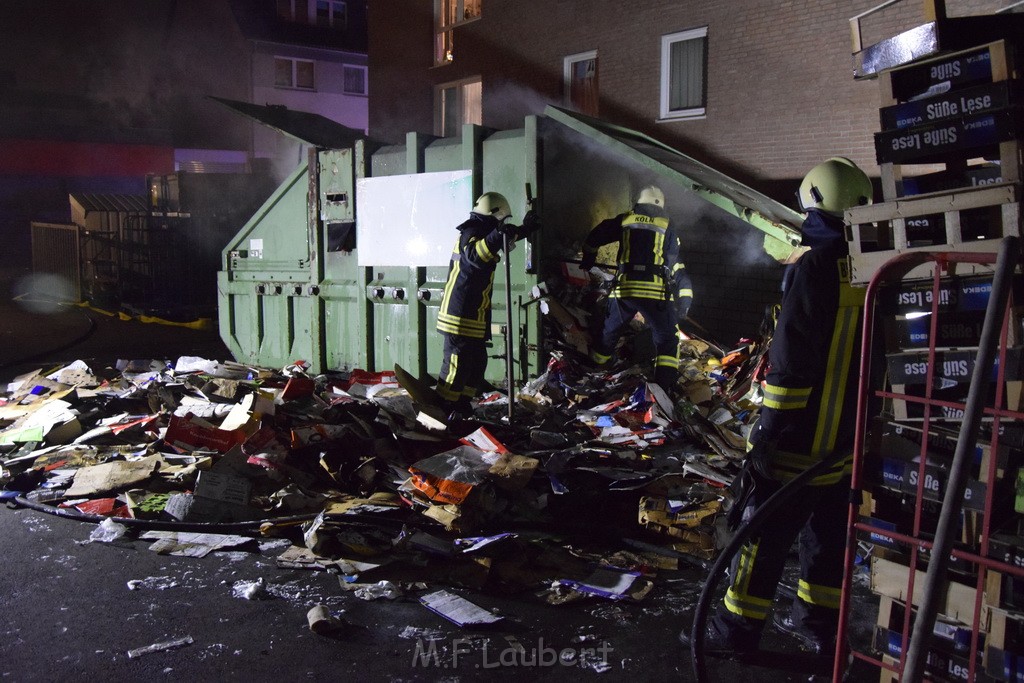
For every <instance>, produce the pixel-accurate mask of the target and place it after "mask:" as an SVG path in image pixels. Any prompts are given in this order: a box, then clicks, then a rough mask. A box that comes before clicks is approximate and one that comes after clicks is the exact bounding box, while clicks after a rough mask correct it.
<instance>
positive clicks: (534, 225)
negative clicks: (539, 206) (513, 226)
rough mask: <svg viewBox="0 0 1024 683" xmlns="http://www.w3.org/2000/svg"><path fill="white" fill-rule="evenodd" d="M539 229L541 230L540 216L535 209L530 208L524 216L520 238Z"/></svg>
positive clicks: (520, 228)
mask: <svg viewBox="0 0 1024 683" xmlns="http://www.w3.org/2000/svg"><path fill="white" fill-rule="evenodd" d="M538 230H540V216H538V215H537V213H536V212H535V211H534V210H533V209H530V210H529V211H527V212H526V215H525V216H523V224H522V225H521V226H520V227H519V238H520V239H522V238H524V237H529V236H530V235H532V234H533V233H535V232H537V231H538Z"/></svg>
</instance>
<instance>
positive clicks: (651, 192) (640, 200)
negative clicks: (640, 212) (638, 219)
mask: <svg viewBox="0 0 1024 683" xmlns="http://www.w3.org/2000/svg"><path fill="white" fill-rule="evenodd" d="M636 203H637V204H654V205H656V206H662V207H663V206H665V193H664V192H662V191H661V188H660V187H658V186H657V185H647V186H646V187H644V188H642V189H641V190H640V194H639V196H637V198H636Z"/></svg>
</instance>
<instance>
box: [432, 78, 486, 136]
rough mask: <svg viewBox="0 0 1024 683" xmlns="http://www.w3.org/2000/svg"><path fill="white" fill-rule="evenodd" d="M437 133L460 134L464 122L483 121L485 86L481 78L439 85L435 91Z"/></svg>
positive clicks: (479, 122)
mask: <svg viewBox="0 0 1024 683" xmlns="http://www.w3.org/2000/svg"><path fill="white" fill-rule="evenodd" d="M434 105H435V117H434V122H435V125H434V128H435V133H436V134H437V135H440V136H442V137H446V138H450V137H455V136H456V135H458V134H459V131H460V130H461V129H462V125H463V124H464V123H475V124H477V125H480V124H482V123H483V86H482V83H481V81H480V79H479V78H470V79H466V80H464V81H456V82H454V83H445V84H443V85H439V86H437V89H436V90H435V91H434Z"/></svg>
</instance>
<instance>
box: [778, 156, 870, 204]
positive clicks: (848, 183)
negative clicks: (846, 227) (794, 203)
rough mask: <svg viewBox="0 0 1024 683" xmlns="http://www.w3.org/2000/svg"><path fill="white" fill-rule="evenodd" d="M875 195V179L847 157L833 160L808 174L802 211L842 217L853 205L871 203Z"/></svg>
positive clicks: (801, 194) (800, 194) (803, 185)
mask: <svg viewBox="0 0 1024 683" xmlns="http://www.w3.org/2000/svg"><path fill="white" fill-rule="evenodd" d="M872 194H873V190H872V188H871V180H870V179H869V178H868V176H867V174H866V173H864V171H862V170H860V168H858V167H857V164H855V163H853V162H852V161H850V160H849V159H847V158H846V157H832V158H831V159H826V160H825V161H823V162H821V163H820V164H818V165H817V166H815V167H814V168H812V169H811V170H810V171H808V172H807V175H805V176H804V179H803V182H801V183H800V190H799V191H798V192H797V197H798V198H799V201H800V210H801V211H810V210H811V209H820V210H821V211H824V212H825V213H829V214H832V215H833V216H842V215H843V212H844V211H846V210H847V209H848V208H850V207H851V206H862V205H864V204H870V203H871V195H872Z"/></svg>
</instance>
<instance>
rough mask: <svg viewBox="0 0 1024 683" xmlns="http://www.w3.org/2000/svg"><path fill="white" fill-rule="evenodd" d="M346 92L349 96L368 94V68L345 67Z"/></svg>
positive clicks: (344, 85)
mask: <svg viewBox="0 0 1024 683" xmlns="http://www.w3.org/2000/svg"><path fill="white" fill-rule="evenodd" d="M343 88H344V92H345V93H346V94H348V95H365V94H366V67H365V66H353V65H351V64H346V65H345V67H344V84H343Z"/></svg>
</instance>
